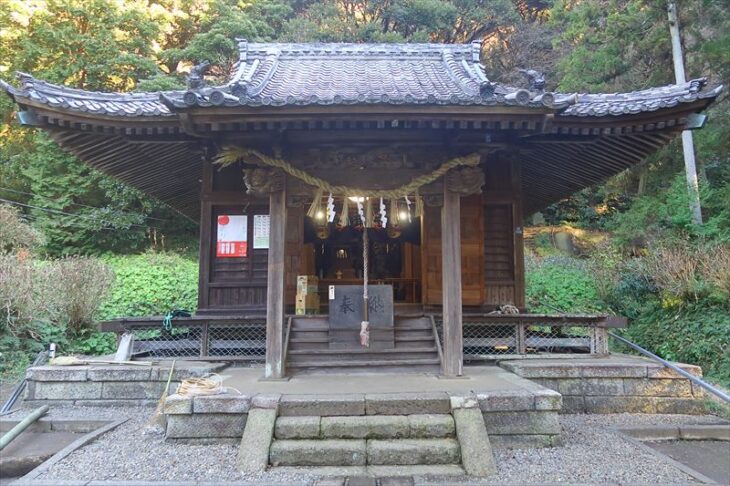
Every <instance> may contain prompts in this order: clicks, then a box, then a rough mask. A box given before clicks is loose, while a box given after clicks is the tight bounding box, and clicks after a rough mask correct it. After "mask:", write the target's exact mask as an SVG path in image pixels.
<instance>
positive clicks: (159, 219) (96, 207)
mask: <svg viewBox="0 0 730 486" xmlns="http://www.w3.org/2000/svg"><path fill="white" fill-rule="evenodd" d="M0 191H7V192H14V193H15V194H24V195H26V196H33V197H42V198H44V199H48V200H49V201H53V200H54V199H53V198H52V197H50V196H43V195H41V194H34V193H32V192H26V191H18V190H17V189H10V188H9V187H0ZM71 204H73V205H74V206H81V207H84V208H89V209H101V210H104V209H105V208H100V207H99V206H89V205H88V204H81V203H77V202H72V203H71ZM113 212H114V213H115V214H119V215H131V216H142V215H141V214H139V213H130V212H127V211H120V210H115V211H113ZM142 217H143V218H145V219H152V220H155V221H170V220H169V219H161V218H153V217H152V216H142Z"/></svg>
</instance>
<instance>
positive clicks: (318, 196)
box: [307, 189, 322, 219]
mask: <svg viewBox="0 0 730 486" xmlns="http://www.w3.org/2000/svg"><path fill="white" fill-rule="evenodd" d="M321 210H322V189H317V192H315V193H314V200H313V201H312V205H311V206H309V211H307V216H309V217H310V218H312V219H314V218H315V217H317V213H318V212H320V211H321Z"/></svg>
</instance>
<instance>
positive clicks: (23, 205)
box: [0, 198, 160, 229]
mask: <svg viewBox="0 0 730 486" xmlns="http://www.w3.org/2000/svg"><path fill="white" fill-rule="evenodd" d="M0 202H4V203H7V204H13V205H15V206H22V207H24V208H30V209H37V210H39V211H45V212H47V213H52V214H57V215H61V216H70V217H72V218H82V219H88V220H91V221H94V222H95V223H99V222H101V223H103V221H99V219H98V218H95V217H93V216H87V215H85V214H73V213H67V212H65V211H61V210H58V209H52V208H44V207H41V206H34V205H32V204H25V203H22V202H18V201H11V200H9V199H3V198H0ZM129 226H130V227H136V228H144V229H160V228H157V227H156V226H145V225H141V224H134V223H130V225H129ZM116 229H123V228H116Z"/></svg>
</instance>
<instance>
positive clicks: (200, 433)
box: [165, 413, 246, 439]
mask: <svg viewBox="0 0 730 486" xmlns="http://www.w3.org/2000/svg"><path fill="white" fill-rule="evenodd" d="M245 425H246V415H245V414H217V413H208V414H192V415H168V416H167V431H166V434H165V436H166V437H168V438H171V439H181V438H195V439H198V438H203V439H204V438H216V437H224V438H239V437H241V435H242V434H243V429H244V427H245Z"/></svg>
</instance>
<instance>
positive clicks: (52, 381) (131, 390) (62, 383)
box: [23, 361, 226, 407]
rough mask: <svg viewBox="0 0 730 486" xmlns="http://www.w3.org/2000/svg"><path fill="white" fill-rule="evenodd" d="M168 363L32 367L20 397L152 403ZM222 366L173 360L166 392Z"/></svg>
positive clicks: (157, 396)
mask: <svg viewBox="0 0 730 486" xmlns="http://www.w3.org/2000/svg"><path fill="white" fill-rule="evenodd" d="M171 366H172V361H164V362H161V363H160V364H155V365H152V366H136V365H113V364H99V365H83V366H36V367H33V368H29V369H28V371H27V373H26V379H27V380H28V382H27V388H26V391H25V395H24V397H23V399H24V401H25V403H26V404H29V405H36V404H37V405H78V406H85V407H93V406H100V407H104V406H126V405H129V406H139V405H155V404H156V403H157V401H158V400H159V399H160V396H161V395H162V392H163V391H164V389H165V385H166V384H167V379H168V378H169V377H170V368H171ZM225 367H226V364H224V363H203V362H195V361H176V362H175V368H174V370H173V373H172V379H171V382H170V391H169V392H170V393H174V392H175V390H177V386H178V385H179V384H180V382H181V381H182V380H184V379H185V378H190V377H200V376H206V375H208V374H210V373H216V372H218V371H220V370H222V369H223V368H225Z"/></svg>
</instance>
